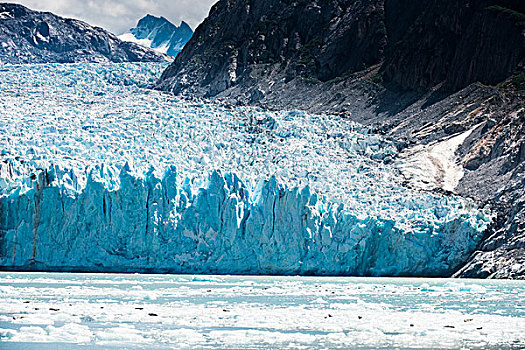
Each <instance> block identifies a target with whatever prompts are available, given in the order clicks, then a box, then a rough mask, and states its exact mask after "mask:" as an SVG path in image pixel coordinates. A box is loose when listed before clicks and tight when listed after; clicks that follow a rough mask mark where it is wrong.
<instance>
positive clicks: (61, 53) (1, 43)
mask: <svg viewBox="0 0 525 350" xmlns="http://www.w3.org/2000/svg"><path fill="white" fill-rule="evenodd" d="M166 60H167V57H166V56H164V55H162V54H160V53H157V52H155V51H152V50H149V49H146V48H143V47H142V46H139V45H137V44H133V43H129V42H123V41H121V40H119V39H118V38H117V37H116V36H115V35H113V34H111V33H109V32H107V31H105V30H104V29H102V28H98V27H92V26H90V25H89V24H87V23H84V22H82V21H78V20H75V19H68V18H62V17H59V16H56V15H54V14H52V13H49V12H37V11H32V10H30V9H28V8H26V7H24V6H21V5H17V4H7V3H6V4H0V63H3V64H20V63H54V62H56V63H73V62H161V61H166Z"/></svg>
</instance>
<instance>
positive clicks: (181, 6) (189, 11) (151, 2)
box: [4, 0, 217, 35]
mask: <svg viewBox="0 0 525 350" xmlns="http://www.w3.org/2000/svg"><path fill="white" fill-rule="evenodd" d="M4 1H5V0H4ZM7 2H15V3H19V4H22V5H25V6H27V7H29V8H30V9H33V10H41V11H50V12H53V13H55V14H57V15H60V16H63V17H71V18H77V19H81V20H83V21H86V22H88V23H89V24H92V25H96V26H100V27H103V28H105V29H107V30H109V31H110V32H113V33H115V34H117V35H119V34H122V33H124V32H126V31H127V30H128V29H130V28H132V27H134V26H135V24H136V23H137V21H138V20H139V19H140V18H142V17H143V16H144V15H146V14H147V13H149V14H151V15H154V16H164V17H165V18H167V19H168V20H170V21H171V22H173V23H174V24H176V25H179V23H180V21H181V20H184V21H186V23H188V24H189V25H190V26H191V27H192V28H193V29H195V27H197V25H199V23H200V22H202V20H203V19H204V18H205V17H206V16H207V15H208V12H209V10H210V8H211V6H212V5H213V4H214V3H215V2H217V0H17V1H7Z"/></svg>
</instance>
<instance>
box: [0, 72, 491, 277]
mask: <svg viewBox="0 0 525 350" xmlns="http://www.w3.org/2000/svg"><path fill="white" fill-rule="evenodd" d="M165 67H166V64H158V63H148V64H138V63H137V64H133V63H124V64H111V63H100V64H99V63H97V64H63V65H61V64H42V65H12V66H4V67H2V68H1V69H0V89H1V90H2V95H1V96H0V131H1V132H0V160H1V161H0V268H2V269H10V270H41V271H97V272H168V273H217V274H304V275H309V274H318V275H374V276H445V275H450V274H452V273H453V272H454V271H455V269H457V268H458V267H459V266H460V265H461V264H462V263H463V262H464V261H465V260H466V259H467V257H468V256H469V255H470V254H471V253H472V251H473V250H474V249H475V248H476V246H477V245H478V243H479V242H480V240H481V239H482V237H483V233H484V231H485V229H486V228H487V226H488V225H489V224H490V223H491V221H492V219H493V217H492V214H491V212H490V210H489V209H487V208H479V207H478V206H476V204H475V203H474V202H472V201H471V200H469V199H466V198H461V197H458V196H455V195H444V194H439V193H433V192H429V191H424V190H421V189H417V188H410V187H408V186H407V185H406V181H405V178H404V176H403V174H402V173H401V172H400V171H399V169H397V168H396V166H395V164H394V163H395V157H396V155H397V154H398V145H397V144H396V142H395V140H392V139H387V138H384V137H382V136H380V135H376V134H373V133H372V132H371V131H370V130H369V129H367V128H365V127H364V126H361V125H359V124H356V123H353V122H350V121H348V120H344V119H342V118H340V117H338V116H332V115H313V114H309V113H305V112H302V111H295V110H294V111H278V112H269V111H264V110H259V109H256V108H248V107H231V106H226V105H218V104H212V103H208V102H206V101H202V100H184V99H180V98H178V97H175V96H172V95H170V94H166V93H163V92H160V91H154V90H150V89H149V88H148V87H149V86H152V85H153V84H154V83H155V81H156V80H157V78H158V77H159V76H160V74H161V72H162V70H163V69H164V68H165Z"/></svg>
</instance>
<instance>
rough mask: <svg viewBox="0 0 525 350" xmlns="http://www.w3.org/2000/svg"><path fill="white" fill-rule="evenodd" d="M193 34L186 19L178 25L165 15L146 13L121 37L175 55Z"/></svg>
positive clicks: (120, 37) (123, 39)
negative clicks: (158, 15)
mask: <svg viewBox="0 0 525 350" xmlns="http://www.w3.org/2000/svg"><path fill="white" fill-rule="evenodd" d="M192 35H193V30H192V29H191V28H190V26H189V25H188V24H187V23H186V22H184V21H182V22H181V24H180V26H178V27H177V26H176V25H174V24H173V23H171V22H170V21H168V20H167V19H166V18H164V17H155V16H152V15H146V16H145V17H144V18H142V19H141V20H139V22H138V23H137V26H136V27H135V28H132V29H130V31H129V32H128V33H124V34H122V35H120V36H119V39H120V40H122V41H129V42H134V43H137V44H140V45H142V46H145V47H148V48H152V49H154V50H155V51H158V52H161V53H163V54H167V55H168V56H172V57H175V56H177V55H178V53H179V52H180V51H181V50H182V48H183V47H184V45H186V43H187V42H188V41H189V40H190V39H191V37H192Z"/></svg>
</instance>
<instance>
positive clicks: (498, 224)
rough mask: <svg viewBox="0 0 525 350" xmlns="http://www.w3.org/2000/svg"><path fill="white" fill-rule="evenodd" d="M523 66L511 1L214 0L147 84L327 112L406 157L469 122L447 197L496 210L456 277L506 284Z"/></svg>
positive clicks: (518, 252)
mask: <svg viewBox="0 0 525 350" xmlns="http://www.w3.org/2000/svg"><path fill="white" fill-rule="evenodd" d="M524 68H525V2H523V1H522V0H428V1H411V0H317V1H302V0H295V1H291V0H290V1H287V0H265V1H262V0H220V1H219V2H218V3H217V4H216V5H215V6H214V7H213V8H212V10H211V11H210V14H209V16H208V18H207V19H206V20H205V21H204V22H203V23H202V25H201V26H199V27H198V28H197V29H196V31H195V34H194V37H193V38H192V40H190V42H189V43H188V44H187V45H186V47H185V48H184V50H183V51H182V52H181V53H180V54H179V56H178V57H177V58H176V59H175V61H174V62H173V63H172V64H171V65H170V66H169V67H168V69H166V71H165V72H164V74H163V75H162V77H161V79H160V81H159V83H158V88H160V89H164V90H167V91H171V92H174V93H177V94H182V95H189V96H200V97H209V98H215V99H216V100H222V101H225V102H226V103H231V104H254V105H259V106H262V107H265V108H270V109H291V108H298V109H304V110H308V111H311V112H318V113H325V112H328V113H334V114H339V115H341V116H343V117H346V118H349V119H352V120H355V121H358V122H361V123H364V124H366V125H369V126H371V127H372V128H374V129H375V130H376V131H377V132H380V133H384V134H386V135H389V136H392V137H395V138H396V139H398V140H399V141H400V142H401V143H402V144H403V145H404V147H405V150H407V152H406V153H407V154H408V153H410V151H411V150H412V149H415V146H425V147H426V146H428V147H431V146H432V145H434V144H436V143H439V142H444V141H447V140H449V139H450V138H451V137H453V136H456V135H460V134H462V133H464V132H466V131H469V130H470V131H471V133H470V135H469V136H468V137H467V138H466V140H465V141H464V142H463V144H462V145H461V147H460V148H459V149H458V151H457V152H456V156H457V161H458V162H459V163H460V164H461V165H462V167H463V171H464V176H463V178H462V179H461V181H460V182H459V184H458V185H457V186H456V187H455V189H454V192H456V193H458V194H461V195H464V196H468V197H472V198H474V199H476V200H478V201H479V203H481V204H489V205H490V206H491V207H492V208H493V209H494V210H495V212H496V213H497V214H498V216H497V218H496V220H495V222H494V225H493V227H492V228H491V229H490V230H489V231H488V232H487V238H486V240H485V241H484V243H483V244H482V245H481V246H480V247H479V250H478V251H477V252H476V253H475V254H474V255H473V256H472V257H471V259H470V260H469V261H468V262H466V264H465V266H464V267H463V268H462V269H461V270H460V271H458V273H457V276H469V277H515V278H519V277H523V276H525V201H524V198H525V189H524V188H525V153H524V152H525V130H524V126H523V125H524V119H523V118H524V115H525V73H524V72H525V70H524ZM401 157H402V156H401ZM401 161H402V159H401ZM445 170H446V169H445ZM434 190H442V189H440V188H436V189H434Z"/></svg>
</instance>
